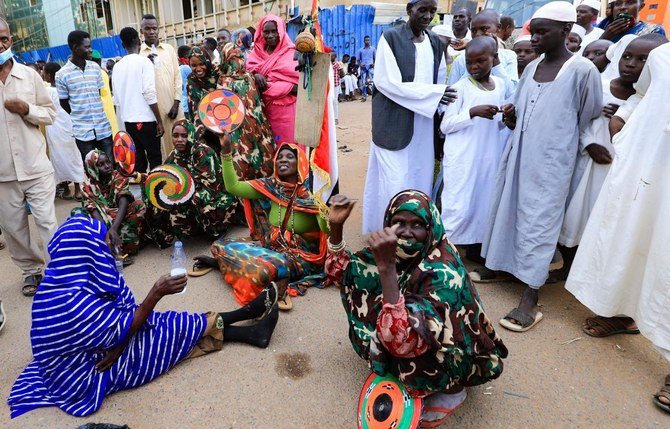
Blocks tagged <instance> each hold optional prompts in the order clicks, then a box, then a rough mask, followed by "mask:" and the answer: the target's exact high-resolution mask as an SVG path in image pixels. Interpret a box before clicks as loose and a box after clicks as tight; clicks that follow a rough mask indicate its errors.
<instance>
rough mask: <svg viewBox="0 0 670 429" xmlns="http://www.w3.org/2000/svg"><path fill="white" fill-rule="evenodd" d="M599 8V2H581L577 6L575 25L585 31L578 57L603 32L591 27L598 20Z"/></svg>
mask: <svg viewBox="0 0 670 429" xmlns="http://www.w3.org/2000/svg"><path fill="white" fill-rule="evenodd" d="M601 8H602V5H601V3H600V0H583V1H582V2H581V4H579V5H578V6H577V24H579V25H580V26H582V27H584V30H586V34H585V35H584V36H583V37H582V45H581V48H580V49H579V52H578V53H579V55H581V54H582V53H583V52H584V48H586V46H587V45H588V44H589V43H591V42H593V41H594V40H597V39H600V36H602V35H603V33H604V32H605V30H603V29H602V28H598V27H594V26H593V23H594V22H595V20H596V19H597V18H598V14H600V9H601Z"/></svg>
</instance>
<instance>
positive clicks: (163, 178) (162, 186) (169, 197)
mask: <svg viewBox="0 0 670 429" xmlns="http://www.w3.org/2000/svg"><path fill="white" fill-rule="evenodd" d="M144 192H145V194H146V196H147V199H148V200H149V202H150V203H151V204H152V205H153V206H154V207H156V208H159V209H161V210H169V209H171V208H173V207H175V206H178V205H180V204H184V203H186V202H188V201H189V200H190V199H191V197H193V193H194V192H195V183H193V177H191V175H190V174H189V172H188V171H186V170H184V169H183V168H181V167H179V166H177V165H172V164H164V165H159V166H158V167H156V168H154V169H153V170H151V172H150V173H149V175H148V176H147V180H146V181H145V183H144Z"/></svg>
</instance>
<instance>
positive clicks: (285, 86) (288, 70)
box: [247, 15, 299, 98]
mask: <svg viewBox="0 0 670 429" xmlns="http://www.w3.org/2000/svg"><path fill="white" fill-rule="evenodd" d="M271 21H274V22H275V24H277V32H278V33H279V43H277V47H276V48H275V50H274V52H272V53H271V54H270V53H268V52H267V51H266V50H265V38H264V37H263V26H264V25H265V24H266V23H268V22H271ZM294 54H295V45H294V44H293V42H292V41H291V39H290V38H289V37H288V35H287V34H286V24H285V23H284V20H283V19H281V18H280V17H278V16H275V15H267V16H265V17H264V18H263V19H261V21H260V22H259V23H258V27H257V28H256V34H255V35H254V48H253V49H252V50H251V51H250V52H249V55H248V56H247V70H248V71H250V72H251V73H260V74H262V75H264V76H265V78H266V79H267V82H268V89H267V90H266V91H265V92H264V93H263V97H268V98H281V97H282V96H285V95H287V94H288V93H289V92H291V89H292V88H293V85H297V84H298V81H299V76H298V72H297V71H296V70H295V67H296V66H297V65H298V62H297V61H296V60H295V59H293V55H294Z"/></svg>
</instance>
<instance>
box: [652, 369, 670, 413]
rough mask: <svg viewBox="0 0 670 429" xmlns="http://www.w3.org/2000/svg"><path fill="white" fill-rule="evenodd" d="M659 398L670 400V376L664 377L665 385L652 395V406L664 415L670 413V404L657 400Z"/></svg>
mask: <svg viewBox="0 0 670 429" xmlns="http://www.w3.org/2000/svg"><path fill="white" fill-rule="evenodd" d="M660 396H663V397H664V398H668V399H670V375H666V376H665V385H664V386H663V387H661V390H659V391H658V393H657V394H655V395H654V405H656V406H657V407H658V408H660V409H661V410H663V411H665V412H666V413H670V404H665V403H663V402H661V401H660V399H658V398H659V397H660Z"/></svg>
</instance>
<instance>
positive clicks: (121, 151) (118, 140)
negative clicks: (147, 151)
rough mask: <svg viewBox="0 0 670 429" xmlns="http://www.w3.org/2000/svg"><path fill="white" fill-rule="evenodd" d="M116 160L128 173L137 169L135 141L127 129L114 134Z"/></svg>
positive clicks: (124, 171)
mask: <svg viewBox="0 0 670 429" xmlns="http://www.w3.org/2000/svg"><path fill="white" fill-rule="evenodd" d="M114 160H115V161H116V163H117V164H119V167H120V168H121V170H122V172H123V173H125V174H126V175H130V174H132V173H133V171H134V170H135V143H134V142H133V139H132V138H131V137H130V135H129V134H128V133H126V132H125V131H119V132H118V133H116V135H115V136H114Z"/></svg>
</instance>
